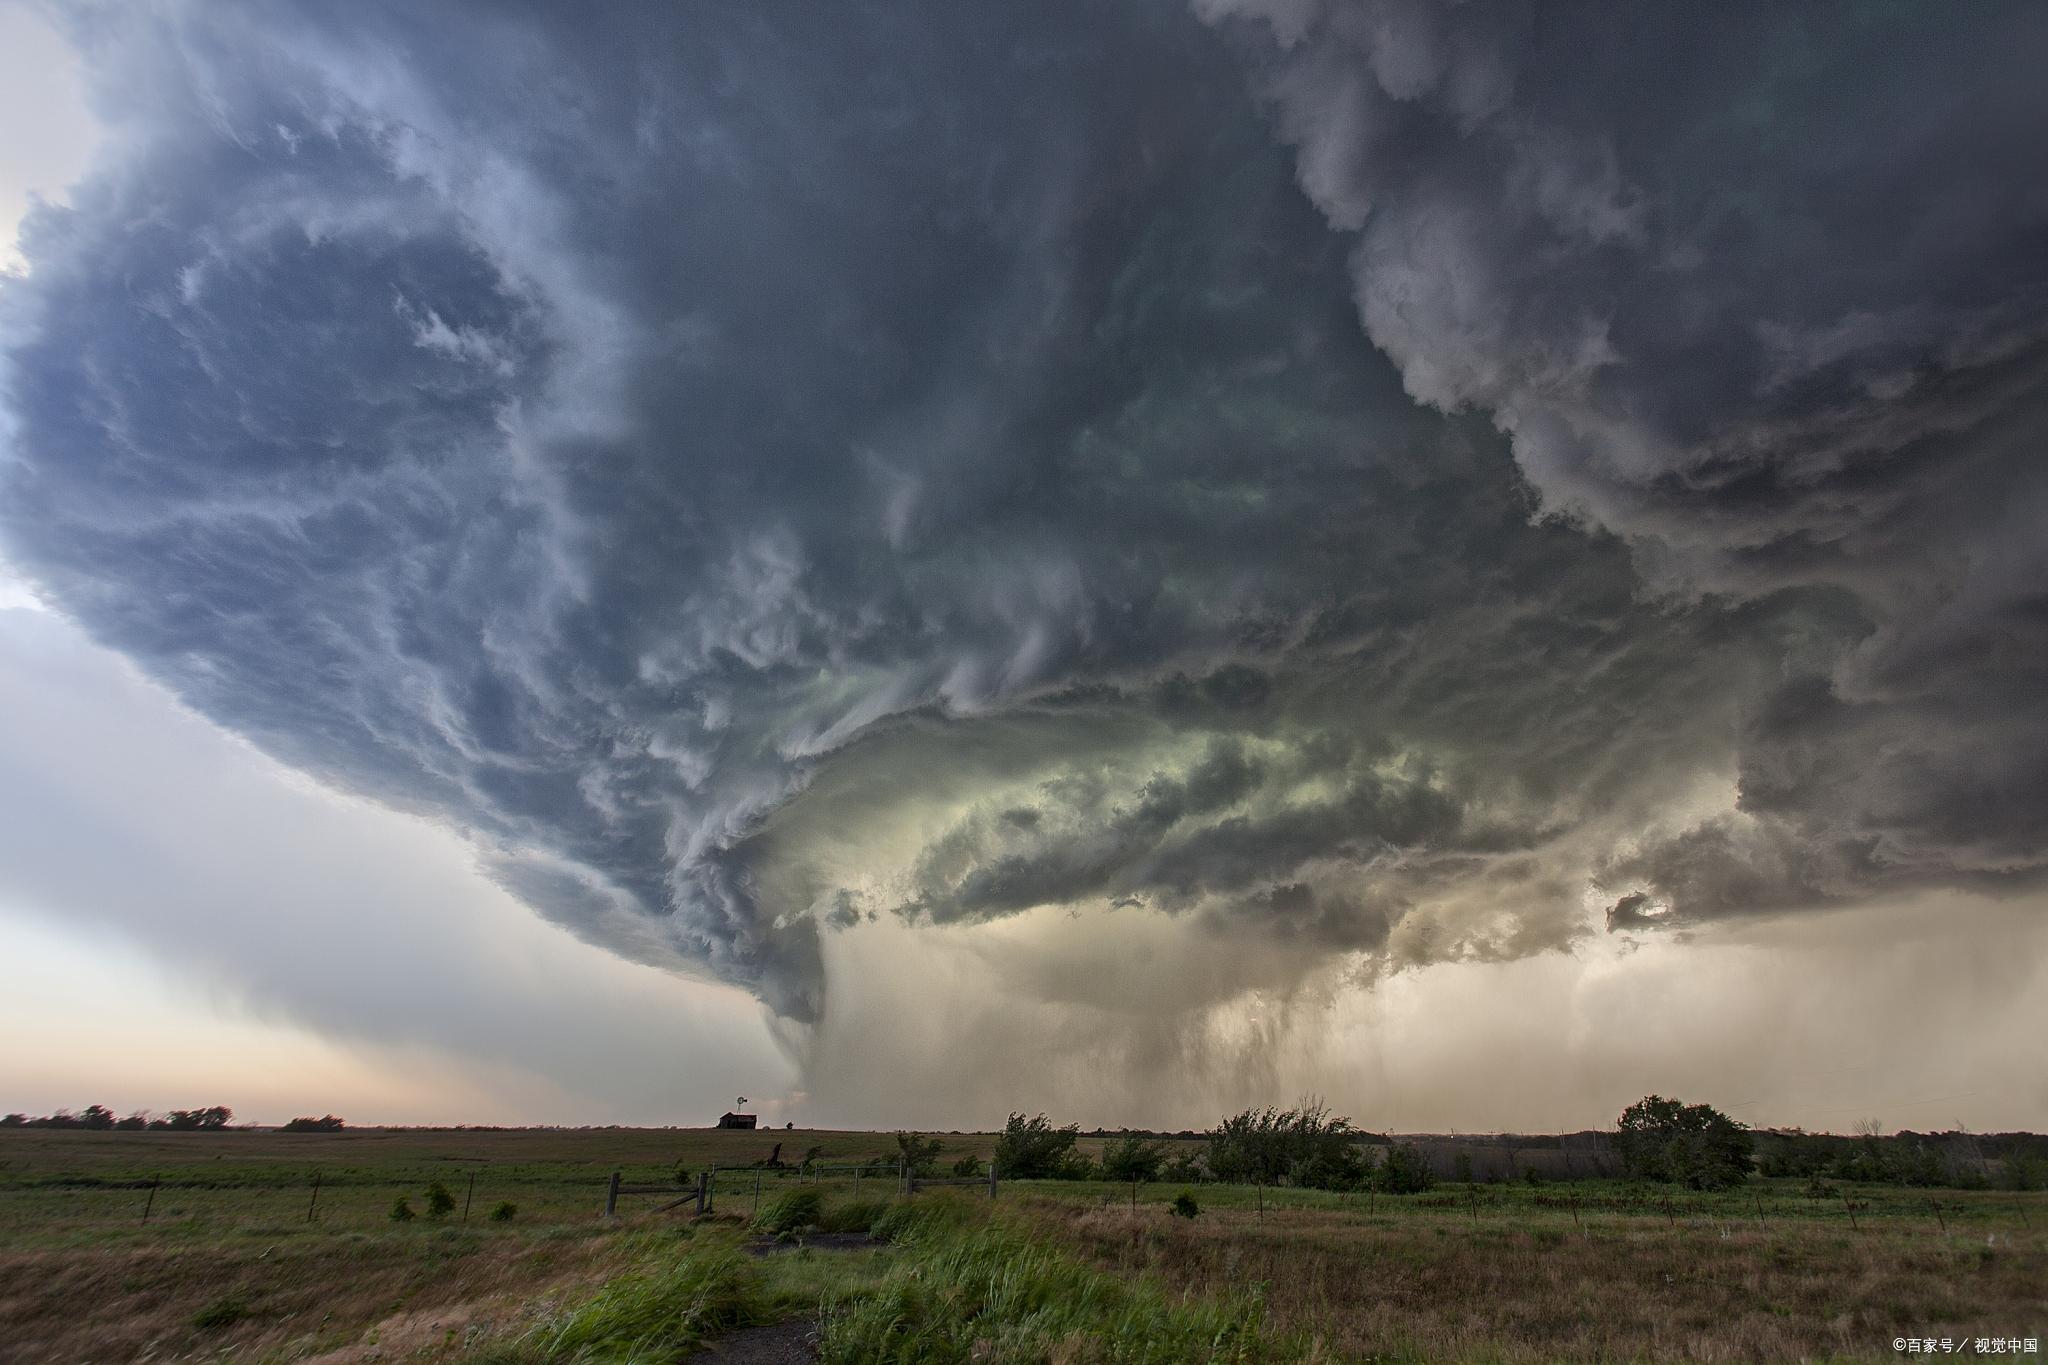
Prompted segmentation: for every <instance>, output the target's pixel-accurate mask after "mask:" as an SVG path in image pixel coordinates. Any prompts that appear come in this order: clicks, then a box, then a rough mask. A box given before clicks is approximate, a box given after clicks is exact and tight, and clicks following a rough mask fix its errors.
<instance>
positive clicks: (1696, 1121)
mask: <svg viewBox="0 0 2048 1365" xmlns="http://www.w3.org/2000/svg"><path fill="white" fill-rule="evenodd" d="M1615 1145H1616V1146H1618V1147H1619V1148H1620V1149H1621V1160H1622V1165H1623V1166H1624V1167H1625V1168H1626V1169H1627V1170H1628V1173H1629V1174H1630V1175H1632V1176H1635V1177H1637V1178H1638V1179H1642V1180H1662V1181H1667V1182H1670V1183H1673V1184H1682V1185H1686V1186H1689V1187H1691V1188H1692V1189H1695V1190H1720V1189H1727V1188H1728V1187H1730V1186H1732V1185H1740V1184H1741V1183H1742V1182H1743V1181H1744V1180H1746V1179H1748V1178H1749V1172H1750V1167H1751V1164H1752V1160H1751V1157H1752V1153H1753V1152H1754V1151H1755V1148H1756V1142H1755V1139H1753V1138H1752V1137H1751V1136H1750V1134H1749V1129H1748V1128H1746V1127H1744V1126H1743V1125H1742V1124H1740V1123H1737V1122H1736V1121H1735V1120H1734V1119H1731V1118H1729V1117H1728V1116H1727V1115H1726V1114H1723V1113H1721V1112H1720V1111H1719V1110H1717V1109H1713V1108H1711V1107H1709V1106H1707V1105H1704V1104H1684V1103H1681V1102H1680V1101H1678V1100H1667V1099H1665V1098H1664V1097H1663V1096H1661V1095H1648V1096H1645V1097H1644V1098H1642V1099H1640V1100H1637V1101H1636V1102H1635V1103H1634V1104H1632V1105H1630V1106H1629V1107H1628V1108H1626V1109H1624V1110H1622V1111H1621V1122H1620V1132H1619V1133H1618V1134H1617V1135H1616V1140H1615ZM1844 1174H1846V1172H1844Z"/></svg>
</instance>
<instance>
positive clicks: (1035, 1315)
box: [822, 1224, 1302, 1365]
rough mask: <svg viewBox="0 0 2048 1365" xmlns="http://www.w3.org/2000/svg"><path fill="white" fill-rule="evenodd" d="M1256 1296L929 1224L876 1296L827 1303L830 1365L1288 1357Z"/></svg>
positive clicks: (1006, 1233)
mask: <svg viewBox="0 0 2048 1365" xmlns="http://www.w3.org/2000/svg"><path fill="white" fill-rule="evenodd" d="M1263 1317H1264V1308H1263V1305H1262V1303H1261V1301H1260V1299H1259V1297H1258V1296H1257V1295H1256V1294H1244V1295H1240V1296H1237V1297H1236V1298H1234V1299H1232V1300H1230V1301H1228V1302H1223V1303H1214V1302H1205V1301H1198V1300H1180V1299H1175V1298H1172V1297H1170V1296H1168V1295H1167V1294H1165V1293H1164V1292H1163V1291H1161V1290H1160V1289H1159V1288H1158V1287H1157V1286H1156V1285H1154V1284H1151V1283H1150V1282H1147V1281H1142V1280H1141V1281H1136V1282H1129V1281H1124V1280H1120V1279H1118V1278H1117V1277H1115V1276H1112V1275H1109V1274H1106V1273H1104V1272H1102V1271H1098V1270H1095V1269H1093V1268H1091V1267H1089V1266H1086V1265H1084V1264H1082V1263H1081V1262H1080V1261H1078V1260H1076V1259H1075V1258H1074V1257H1072V1256H1069V1255H1067V1254H1065V1253H1063V1252H1060V1251H1057V1250H1054V1249H1052V1248H1050V1247H1045V1246H1040V1245H1035V1244H1033V1243H1032V1242H1030V1241H1029V1240H1027V1239H1026V1238H1025V1237H1024V1236H1022V1235H1021V1234H1019V1233H1017V1232H1015V1231H1012V1230H1009V1229H1006V1228H1001V1227H984V1228H980V1229H975V1230H963V1229H960V1228H957V1227H951V1228H949V1227H946V1226H943V1225H939V1224H935V1225H932V1226H930V1227H928V1228H926V1229H923V1230H921V1231H920V1232H919V1233H917V1234H914V1235H913V1236H912V1239H911V1242H910V1246H909V1248H908V1250H907V1252H906V1254H905V1255H904V1256H903V1257H902V1258H901V1259H899V1260H898V1261H897V1263H896V1264H895V1265H894V1266H893V1267H892V1268H891V1269H890V1270H889V1271H888V1273H887V1274H886V1275H884V1276H883V1278H882V1280H881V1282H880V1283H879V1284H877V1285H875V1286H874V1287H873V1288H872V1289H871V1290H869V1291H867V1292H865V1293H861V1294H858V1295H856V1296H852V1297H849V1298H847V1299H844V1300H841V1301H839V1302H837V1303H834V1304H832V1305H829V1306H828V1307H827V1309H826V1312H825V1316H824V1332H823V1342H822V1360H823V1361H824V1362H825V1365H955V1363H956V1362H959V1363H961V1365H965V1362H970V1361H972V1362H975V1363H976V1365H985V1363H986V1365H999V1363H1001V1362H1015V1363H1016V1365H1023V1362H1042V1361H1047V1360H1060V1361H1073V1362H1105V1363H1107V1362H1116V1363H1117V1365H1183V1363H1184V1362H1216V1363H1217V1365H1222V1363H1223V1362H1231V1363H1232V1365H1235V1363H1236V1362H1256V1361H1275V1362H1277V1361H1289V1360H1299V1359H1301V1358H1302V1352H1301V1350H1300V1349H1299V1348H1298V1347H1296V1346H1294V1345H1293V1344H1292V1343H1284V1342H1274V1341H1272V1340H1270V1339H1269V1338H1268V1337H1267V1335H1266V1333H1265V1332H1264V1331H1263Z"/></svg>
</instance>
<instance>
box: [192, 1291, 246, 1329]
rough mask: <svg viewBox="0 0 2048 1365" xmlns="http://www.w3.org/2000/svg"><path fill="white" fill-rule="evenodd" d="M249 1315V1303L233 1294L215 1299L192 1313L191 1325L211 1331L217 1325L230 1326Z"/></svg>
mask: <svg viewBox="0 0 2048 1365" xmlns="http://www.w3.org/2000/svg"><path fill="white" fill-rule="evenodd" d="M249 1316H251V1312H250V1308H249V1305H248V1303H247V1302H246V1301H244V1300H243V1299H242V1298H241V1297H239V1296H238V1295H234V1294H229V1295H226V1296H225V1297H222V1298H218V1299H215V1300H214V1301H213V1302H212V1303H209V1304H207V1305H206V1307H204V1308H202V1309H200V1310H199V1311H198V1312H196V1313H194V1314H193V1315H192V1325H193V1326H194V1327H197V1328H199V1329H200V1330H201V1331H212V1330H213V1329H215V1328H218V1327H232V1326H234V1325H235V1324H236V1323H238V1322H240V1321H241V1320H242V1319H243V1318H246V1317H249Z"/></svg>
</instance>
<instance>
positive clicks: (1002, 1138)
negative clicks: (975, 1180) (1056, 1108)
mask: <svg viewBox="0 0 2048 1365" xmlns="http://www.w3.org/2000/svg"><path fill="white" fill-rule="evenodd" d="M1080 1133H1081V1125H1080V1124H1078V1123H1070V1124H1068V1125H1067V1126H1066V1127H1064V1128H1055V1127H1053V1125H1052V1120H1051V1119H1048V1118H1047V1117H1046V1116H1045V1115H1043V1114H1040V1115H1038V1116H1037V1117H1036V1118H1028V1119H1027V1118H1025V1117H1024V1116H1023V1115H1022V1114H1012V1115H1010V1117H1009V1120H1008V1121H1007V1122H1005V1123H1004V1124H1003V1131H1002V1133H1001V1134H1000V1135H999V1136H998V1137H997V1138H996V1155H995V1166H996V1170H997V1171H998V1172H999V1173H1000V1174H1001V1175H1002V1176H1003V1177H1004V1178H1005V1179H1007V1180H1066V1179H1072V1178H1074V1176H1075V1173H1076V1171H1077V1170H1079V1169H1080V1168H1081V1167H1082V1166H1083V1165H1084V1164H1085V1163H1086V1158H1084V1157H1082V1156H1080V1155H1079V1154H1078V1153H1077V1152H1075V1151H1074V1140H1075V1139H1076V1138H1077V1137H1079V1136H1080Z"/></svg>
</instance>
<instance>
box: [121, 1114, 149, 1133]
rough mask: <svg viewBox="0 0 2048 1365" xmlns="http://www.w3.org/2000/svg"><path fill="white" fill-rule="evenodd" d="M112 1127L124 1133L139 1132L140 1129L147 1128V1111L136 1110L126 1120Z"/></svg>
mask: <svg viewBox="0 0 2048 1365" xmlns="http://www.w3.org/2000/svg"><path fill="white" fill-rule="evenodd" d="M114 1126H115V1127H116V1128H118V1129H120V1130H121V1131H122V1132H124V1133H134V1132H140V1131H141V1130H142V1129H144V1128H147V1127H149V1111H148V1110H147V1109H138V1110H136V1111H135V1112H134V1113H132V1114H130V1115H129V1116H128V1117H127V1118H125V1119H121V1120H119V1121H118V1122H116V1123H115V1124H114Z"/></svg>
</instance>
